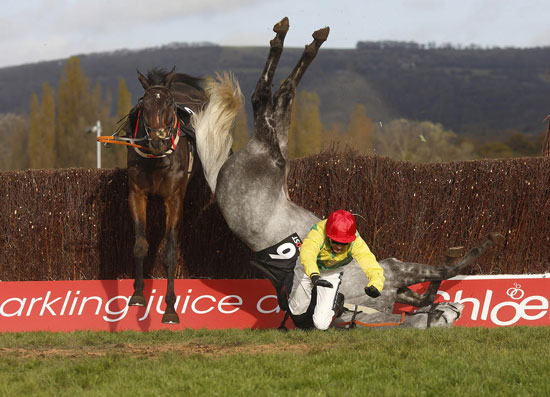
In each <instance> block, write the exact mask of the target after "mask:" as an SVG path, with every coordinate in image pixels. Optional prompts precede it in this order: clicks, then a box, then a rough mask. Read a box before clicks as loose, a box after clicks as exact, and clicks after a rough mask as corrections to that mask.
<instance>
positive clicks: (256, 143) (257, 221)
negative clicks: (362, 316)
mask: <svg viewBox="0 0 550 397" xmlns="http://www.w3.org/2000/svg"><path fill="white" fill-rule="evenodd" d="M288 29H289V22H288V18H283V19H282V20H281V21H280V22H278V23H277V24H276V25H275V26H274V28H273V31H274V32H275V38H274V39H273V40H271V42H270V49H269V54H268V56H267V60H266V63H265V67H264V69H263V72H262V74H261V76H260V78H259V80H258V83H257V85H256V88H255V91H254V93H253V95H252V108H253V112H254V136H253V137H252V138H251V139H250V141H249V142H248V144H247V145H246V146H245V147H244V148H242V149H241V150H240V151H238V152H236V153H234V154H233V155H231V156H228V153H229V149H230V147H231V143H232V139H231V134H230V132H231V127H232V123H233V120H234V118H235V116H236V114H237V113H238V111H239V108H240V106H242V98H241V94H240V89H239V86H238V82H237V81H236V80H235V79H234V78H231V77H230V76H228V75H224V76H218V80H217V81H212V82H211V83H209V85H207V87H206V90H207V91H208V92H209V98H210V102H209V104H208V105H207V106H206V108H205V110H204V111H203V112H201V113H200V114H198V115H195V116H194V117H193V122H192V123H193V126H194V127H195V131H196V135H197V152H198V155H199V157H200V159H201V163H202V166H203V172H204V174H205V177H206V180H207V183H208V185H209V186H210V189H211V190H212V192H213V193H214V196H215V199H216V202H217V204H218V206H219V208H220V210H221V212H222V214H223V216H224V218H225V220H226V222H227V224H228V226H229V228H230V229H231V230H232V231H233V233H235V234H236V235H237V237H239V238H240V239H241V240H242V241H243V242H244V243H245V244H247V245H248V247H249V248H250V249H252V250H253V251H254V252H255V253H257V256H258V261H252V264H253V265H255V266H257V267H258V268H260V269H261V270H262V271H263V272H264V273H265V274H266V276H267V277H268V278H269V279H270V281H271V282H272V283H273V285H274V286H275V288H276V290H277V295H278V298H279V305H280V306H281V309H283V310H286V311H287V313H288V310H287V307H285V304H286V303H285V298H286V297H287V294H288V293H289V292H290V289H289V285H288V283H289V282H291V281H292V272H293V269H294V266H301V264H300V261H299V256H298V248H299V245H300V242H301V240H302V239H304V238H305V236H306V235H307V233H308V232H309V230H310V228H311V226H312V225H313V224H315V223H317V222H318V221H320V219H319V218H318V217H317V216H316V215H314V214H313V213H312V212H310V211H308V210H306V209H305V208H302V207H300V206H298V205H297V204H295V203H293V202H292V201H291V200H290V197H289V194H288V187H287V176H288V172H289V165H290V158H289V154H288V133H289V129H290V113H291V108H292V103H293V100H294V97H295V94H296V88H297V86H298V83H299V82H300V79H301V78H302V76H303V75H304V73H305V71H306V70H307V68H308V66H309V65H310V64H311V62H312V61H313V59H314V58H315V56H316V54H317V52H318V50H319V48H320V47H321V45H322V44H323V42H324V41H325V40H326V39H327V37H328V34H329V28H328V27H325V28H323V29H320V30H317V31H315V32H314V33H313V35H312V36H313V41H312V42H311V43H310V44H308V45H307V46H306V47H305V49H304V51H303V53H302V55H301V58H300V59H299V61H298V63H297V64H296V66H295V67H294V69H293V70H292V72H291V73H290V75H289V76H288V77H287V78H286V79H285V80H284V81H283V82H282V83H281V85H280V86H279V88H278V89H277V90H276V92H275V94H274V95H272V92H271V88H272V83H273V76H274V74H275V69H276V68H277V64H278V62H279V59H280V56H281V53H282V50H283V42H284V39H285V36H286V34H287V32H288ZM502 239H503V237H502V236H501V235H499V234H498V233H493V234H490V235H489V237H488V239H487V240H486V241H484V242H483V243H482V244H480V245H479V246H477V247H475V248H473V249H472V250H470V251H469V252H468V253H467V254H466V255H464V256H463V257H461V256H462V254H463V253H464V250H463V249H451V250H450V251H449V255H448V258H449V259H448V260H447V261H445V262H444V263H442V264H441V265H440V266H431V265H428V264H421V263H414V262H402V261H399V260H397V259H395V258H388V259H384V260H381V261H379V263H380V266H382V268H383V269H384V275H385V278H386V282H385V285H384V289H383V290H382V291H381V293H382V294H381V296H380V297H378V298H376V299H373V298H370V297H369V296H367V295H366V294H364V293H363V288H364V286H366V285H367V278H366V276H365V274H364V273H363V271H362V270H361V269H360V267H359V265H358V264H357V263H356V262H355V261H353V262H352V263H351V264H349V265H347V266H346V268H345V271H344V276H343V279H342V283H341V286H340V291H341V292H342V293H343V295H344V297H345V302H346V303H353V304H357V305H363V306H366V307H370V308H373V309H375V310H378V311H380V312H383V313H386V314H391V313H392V311H393V306H394V304H395V303H396V302H400V303H406V304H410V305H413V306H416V307H423V306H428V305H431V304H433V301H434V299H435V295H436V292H437V288H438V287H439V284H440V282H441V280H445V279H448V278H450V277H453V276H455V275H458V274H459V272H460V271H461V270H462V269H464V267H466V266H467V265H468V264H470V263H472V262H473V261H474V260H475V259H476V258H478V257H479V256H480V255H482V254H483V252H485V250H486V249H487V248H489V247H491V246H493V245H495V244H497V243H499V242H501V241H502ZM425 281H430V282H433V283H432V284H431V285H430V287H429V288H428V290H427V291H426V292H425V293H423V294H418V293H416V292H414V291H412V290H411V289H409V288H408V287H409V286H411V285H414V284H417V283H421V282H425Z"/></svg>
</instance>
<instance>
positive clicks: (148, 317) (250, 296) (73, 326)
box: [0, 274, 550, 332]
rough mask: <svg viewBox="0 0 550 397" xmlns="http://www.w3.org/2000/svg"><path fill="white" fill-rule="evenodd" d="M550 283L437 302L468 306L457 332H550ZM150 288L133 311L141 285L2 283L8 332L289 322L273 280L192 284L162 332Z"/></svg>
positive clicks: (466, 286) (488, 285)
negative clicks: (528, 328)
mask: <svg viewBox="0 0 550 397" xmlns="http://www.w3.org/2000/svg"><path fill="white" fill-rule="evenodd" d="M549 278H550V274H548V275H529V276H526V275H509V276H468V277H455V278H453V279H450V280H446V281H444V282H443V283H442V284H441V287H440V289H439V292H438V298H437V300H436V301H452V302H461V303H463V304H464V305H465V308H464V312H463V313H462V317H461V318H460V319H459V320H458V321H457V322H456V323H455V325H456V326H465V327H472V326H483V327H502V326H513V325H533V326H540V325H550V311H549V310H550V305H549V299H550V280H549ZM145 282H146V285H145V291H144V294H145V298H146V301H147V305H146V306H145V307H128V300H129V299H130V296H131V295H132V292H133V287H132V284H133V280H106V281H28V282H0V332H20V331H74V330H103V331H122V330H138V331H139V330H141V331H149V330H158V329H171V330H181V329H185V328H193V329H200V328H207V329H223V328H276V327H278V326H279V324H280V322H281V320H282V318H283V313H282V312H281V311H280V310H279V308H278V306H277V299H276V296H275V293H274V289H273V287H272V286H271V284H270V283H269V281H267V280H194V279H193V280H189V279H186V280H176V284H175V288H176V294H178V298H177V302H176V311H177V312H178V314H179V317H180V324H178V325H173V324H171V325H167V324H162V323H161V317H162V314H163V309H164V307H165V303H164V292H165V290H166V280H159V279H155V280H146V281H145ZM425 287H426V285H421V284H419V285H417V286H415V289H417V290H422V289H423V288H425ZM403 310H406V311H410V310H412V308H410V307H405V306H402V305H401V306H400V305H396V310H395V311H396V312H399V311H403ZM291 323H292V322H291V321H290V320H289V321H288V323H287V325H289V326H290V325H291Z"/></svg>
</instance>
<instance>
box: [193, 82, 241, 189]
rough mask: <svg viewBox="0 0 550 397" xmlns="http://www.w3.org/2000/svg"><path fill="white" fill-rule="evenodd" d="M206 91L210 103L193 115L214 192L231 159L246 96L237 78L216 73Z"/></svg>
mask: <svg viewBox="0 0 550 397" xmlns="http://www.w3.org/2000/svg"><path fill="white" fill-rule="evenodd" d="M205 89H206V92H207V94H208V96H209V101H208V104H207V105H206V108H205V109H204V110H203V111H201V112H198V113H196V114H195V115H194V116H193V120H192V126H193V127H194V129H195V134H196V138H197V152H198V154H199V158H200V160H201V163H202V168H203V170H204V176H205V177H206V181H207V182H208V186H210V189H211V190H212V193H214V192H215V191H216V181H217V178H218V173H219V172H220V168H221V167H222V165H223V164H224V163H225V161H226V160H227V158H228V157H229V151H230V149H231V145H232V143H233V138H232V136H231V129H232V127H233V122H234V120H235V117H236V116H237V114H238V113H239V111H240V110H241V108H242V106H243V95H242V93H241V88H240V86H239V82H238V81H237V79H236V78H235V76H234V75H233V74H232V73H226V72H224V73H223V74H221V75H220V74H218V73H216V78H215V79H212V80H210V81H208V82H207V83H206V87H205Z"/></svg>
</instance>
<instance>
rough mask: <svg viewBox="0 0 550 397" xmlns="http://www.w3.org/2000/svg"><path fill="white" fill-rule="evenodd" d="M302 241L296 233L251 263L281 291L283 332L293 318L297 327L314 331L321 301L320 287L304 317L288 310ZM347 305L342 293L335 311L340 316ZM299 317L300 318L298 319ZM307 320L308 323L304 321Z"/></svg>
mask: <svg viewBox="0 0 550 397" xmlns="http://www.w3.org/2000/svg"><path fill="white" fill-rule="evenodd" d="M301 246H302V240H300V237H299V236H298V235H297V234H296V233H294V234H291V235H290V236H288V237H287V238H285V239H284V240H282V241H280V242H279V243H277V244H275V245H273V246H271V247H269V248H266V249H264V250H262V251H259V252H256V256H257V260H251V261H250V264H251V265H253V266H254V267H256V268H258V269H259V270H261V271H262V273H264V274H265V275H266V277H267V278H268V279H269V281H271V284H273V286H274V287H275V290H276V291H277V301H278V303H279V307H280V308H281V309H282V310H284V311H285V312H286V313H285V317H284V320H283V322H282V323H281V326H280V327H279V329H286V327H285V325H284V324H285V322H286V320H287V319H288V316H289V315H290V316H291V317H292V320H293V321H294V324H295V325H296V327H298V328H304V329H310V328H312V327H313V319H312V315H313V311H314V309H315V302H316V301H317V287H314V288H313V291H312V293H311V302H310V305H309V308H308V310H307V312H306V313H305V314H304V315H300V316H293V315H292V313H291V312H290V309H289V307H288V298H289V295H290V292H291V291H292V283H293V280H294V267H295V266H296V261H297V260H298V257H299V256H300V247H301ZM343 304H344V296H343V295H342V294H341V293H338V294H337V299H336V300H335V307H334V310H335V312H336V313H337V316H338V313H339V312H341V310H342V307H341V306H343ZM298 317H299V318H298ZM304 320H305V321H304Z"/></svg>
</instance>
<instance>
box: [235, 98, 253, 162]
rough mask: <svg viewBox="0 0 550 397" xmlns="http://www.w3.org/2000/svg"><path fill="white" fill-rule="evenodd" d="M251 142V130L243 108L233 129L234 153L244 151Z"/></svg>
mask: <svg viewBox="0 0 550 397" xmlns="http://www.w3.org/2000/svg"><path fill="white" fill-rule="evenodd" d="M249 140H250V130H249V128H248V121H247V119H246V112H245V109H244V107H242V108H241V110H240V111H239V114H237V117H236V119H235V128H234V129H233V147H232V149H233V151H234V152H236V151H238V150H240V149H242V148H243V147H244V146H246V144H247V143H248V141H249Z"/></svg>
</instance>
